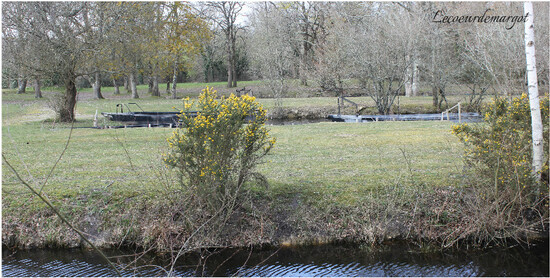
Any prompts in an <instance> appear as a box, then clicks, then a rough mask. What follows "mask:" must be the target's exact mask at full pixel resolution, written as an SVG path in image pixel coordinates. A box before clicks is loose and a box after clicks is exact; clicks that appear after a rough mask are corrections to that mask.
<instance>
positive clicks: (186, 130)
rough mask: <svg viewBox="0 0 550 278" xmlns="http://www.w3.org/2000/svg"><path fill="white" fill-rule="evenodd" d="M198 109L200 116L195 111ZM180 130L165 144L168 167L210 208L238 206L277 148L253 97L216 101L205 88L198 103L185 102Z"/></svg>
mask: <svg viewBox="0 0 550 278" xmlns="http://www.w3.org/2000/svg"><path fill="white" fill-rule="evenodd" d="M192 107H196V109H197V111H198V112H196V114H195V111H191V108H192ZM180 112H181V115H180V118H181V121H182V125H181V126H182V127H181V128H179V129H178V130H176V131H174V132H173V134H172V136H171V137H169V138H167V139H166V140H167V141H168V143H169V146H170V151H169V153H168V154H166V155H164V158H163V159H164V162H165V163H166V165H169V166H171V167H174V168H176V169H178V170H179V171H180V176H181V180H182V184H183V185H184V186H190V187H193V188H194V189H195V192H196V193H197V197H198V198H199V199H200V200H201V201H203V202H204V204H206V205H207V206H209V207H210V208H213V209H219V208H220V207H221V206H223V205H225V204H227V202H228V201H234V200H235V198H237V196H238V194H239V193H240V192H241V190H242V189H243V185H244V184H245V183H246V182H248V181H250V180H252V179H254V178H260V179H261V178H262V177H261V175H260V174H258V173H256V172H254V168H255V166H256V165H258V163H260V162H261V159H262V158H263V157H264V156H265V155H267V154H268V153H269V151H270V150H271V148H272V147H273V145H274V144H275V138H273V137H270V136H269V131H268V130H267V129H266V127H265V121H266V111H265V109H263V107H262V106H261V105H260V104H259V103H258V102H256V99H255V98H254V97H252V96H248V95H243V96H241V97H237V96H235V95H233V94H231V96H229V97H228V98H225V97H221V98H219V99H217V92H216V91H215V90H213V89H212V88H208V87H206V89H204V90H203V92H202V94H201V95H200V96H199V98H198V100H196V101H191V100H190V99H189V98H186V99H184V109H183V110H181V111H180Z"/></svg>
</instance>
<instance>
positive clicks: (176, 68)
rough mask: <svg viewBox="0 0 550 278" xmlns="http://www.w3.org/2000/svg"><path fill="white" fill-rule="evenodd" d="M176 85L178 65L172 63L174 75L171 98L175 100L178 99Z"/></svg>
mask: <svg viewBox="0 0 550 278" xmlns="http://www.w3.org/2000/svg"><path fill="white" fill-rule="evenodd" d="M177 84H178V63H177V62H176V63H174V74H173V75H172V91H171V93H172V98H173V99H176V98H178V96H177V93H176V86H177Z"/></svg>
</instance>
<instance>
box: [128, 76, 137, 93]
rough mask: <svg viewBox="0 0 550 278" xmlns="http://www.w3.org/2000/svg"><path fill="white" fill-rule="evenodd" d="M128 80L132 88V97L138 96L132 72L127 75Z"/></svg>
mask: <svg viewBox="0 0 550 278" xmlns="http://www.w3.org/2000/svg"><path fill="white" fill-rule="evenodd" d="M128 79H129V80H128V81H129V83H130V89H131V90H132V98H139V95H138V91H137V84H136V76H135V74H134V73H133V72H132V73H130V74H129V75H128Z"/></svg>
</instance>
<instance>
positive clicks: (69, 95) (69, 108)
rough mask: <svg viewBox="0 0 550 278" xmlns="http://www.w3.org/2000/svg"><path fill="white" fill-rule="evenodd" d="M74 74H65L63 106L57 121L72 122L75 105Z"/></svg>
mask: <svg viewBox="0 0 550 278" xmlns="http://www.w3.org/2000/svg"><path fill="white" fill-rule="evenodd" d="M75 83H76V76H75V75H74V74H73V73H69V74H67V77H66V79H65V99H64V102H63V107H62V108H61V109H60V111H57V112H58V113H59V121H61V122H72V121H74V119H75V117H74V107H75V105H76V85H75Z"/></svg>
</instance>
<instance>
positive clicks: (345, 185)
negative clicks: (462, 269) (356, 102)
mask: <svg viewBox="0 0 550 278" xmlns="http://www.w3.org/2000/svg"><path fill="white" fill-rule="evenodd" d="M19 97H20V96H17V95H15V96H14V95H12V94H10V93H6V94H4V99H3V104H2V108H3V109H2V113H3V118H2V122H3V125H2V132H3V135H2V137H3V138H2V139H3V141H2V148H3V150H2V151H3V153H4V155H5V156H6V157H7V159H8V160H9V161H10V163H11V164H12V165H14V166H15V168H16V169H17V170H18V171H19V173H20V174H21V175H22V176H23V177H24V178H25V179H27V180H28V181H29V182H31V183H32V184H34V185H35V186H36V188H40V187H41V186H42V184H43V183H44V182H45V181H46V180H47V184H46V185H45V186H44V188H43V192H45V193H46V194H47V195H48V197H49V198H50V199H51V200H52V202H53V203H54V204H55V205H56V206H58V207H59V208H60V211H61V212H62V213H63V214H65V215H67V216H68V217H69V219H70V221H72V223H75V225H76V226H78V227H80V228H81V229H82V230H83V231H84V232H86V233H87V234H89V235H90V237H91V238H92V240H94V241H95V242H96V243H97V244H98V245H101V246H118V245H127V244H130V245H138V246H143V247H147V246H153V247H154V248H156V249H158V250H166V249H169V248H170V246H172V247H173V246H178V244H179V245H181V244H182V242H183V241H185V239H186V238H188V237H190V235H191V234H193V233H192V232H193V231H196V230H197V229H199V228H201V227H202V226H201V223H204V219H202V218H201V217H203V215H202V214H201V213H204V212H202V211H200V208H190V207H187V206H188V203H186V201H185V200H187V199H186V196H182V194H181V189H180V188H178V186H177V181H176V179H175V177H174V172H173V171H171V170H168V169H166V167H165V166H164V165H163V164H162V160H161V154H162V153H164V152H166V150H167V148H168V146H167V143H166V140H165V139H166V138H167V137H168V136H169V135H170V134H171V132H172V131H173V130H171V129H166V128H134V129H104V130H97V129H86V128H78V129H73V130H71V128H70V127H71V125H69V124H59V123H55V122H54V121H52V118H53V113H52V112H51V111H50V110H48V108H47V106H46V101H45V100H37V101H34V100H20V99H19ZM334 100H335V99H334V98H307V99H288V101H285V102H284V103H286V104H287V105H289V106H290V107H304V106H312V107H319V106H323V105H330V102H333V101H334ZM125 101H127V100H125ZM271 101H272V100H270V99H267V100H264V99H260V102H263V103H264V104H265V106H266V107H267V108H268V109H269V108H270V107H272V104H270V103H271ZM117 102H120V100H117V99H108V100H92V99H83V100H81V101H80V102H79V103H78V105H77V118H78V122H77V123H76V126H80V127H84V126H88V127H89V126H91V121H92V117H93V114H94V113H95V110H96V109H98V110H99V111H104V110H106V109H110V108H111V107H114V104H115V103H117ZM180 102H181V101H179V100H168V99H159V98H145V99H140V105H141V106H142V107H144V109H148V108H151V109H153V108H154V109H155V110H161V111H162V110H165V109H166V111H169V110H170V109H172V108H171V107H172V106H175V103H180ZM411 102H418V103H424V100H423V99H422V98H418V99H412V100H411ZM108 111H110V110H108ZM450 125H451V123H449V122H379V123H369V124H344V123H318V124H308V125H295V126H272V127H270V129H271V134H272V135H273V136H274V137H276V138H277V144H276V146H275V148H274V149H273V151H272V152H271V153H270V155H269V156H268V159H267V161H266V162H265V163H264V164H262V165H260V167H259V172H261V173H262V174H264V175H265V177H266V178H267V180H268V182H269V186H268V187H267V188H264V187H260V186H256V185H255V184H251V185H249V188H250V189H251V190H250V193H249V194H248V195H247V197H246V199H245V200H244V201H243V203H242V206H240V207H239V209H238V210H237V211H236V216H235V217H233V218H232V219H230V220H229V221H228V222H227V224H225V225H224V226H223V232H221V233H216V234H215V236H213V235H212V231H208V230H207V229H204V231H201V233H200V234H202V237H198V236H197V237H196V238H197V239H196V244H203V246H204V245H207V246H228V245H230V246H231V245H233V246H235V245H239V246H246V245H250V244H263V243H270V244H289V243H299V242H324V241H333V240H364V241H368V242H376V241H381V240H385V239H391V238H395V237H401V238H409V237H410V238H412V239H420V240H422V239H424V240H437V239H443V238H444V237H446V236H447V235H449V234H450V233H452V232H453V230H454V229H455V228H456V226H455V225H456V223H459V222H460V221H455V220H457V219H459V218H461V217H467V211H461V212H459V211H458V210H459V208H457V206H458V201H459V200H458V199H457V200H456V201H457V202H454V201H453V196H455V195H453V194H456V192H457V191H459V190H461V184H463V178H464V177H463V171H462V170H463V164H462V160H461V155H462V152H463V149H462V145H461V143H460V142H459V141H458V139H457V138H456V137H455V136H453V135H452V134H451V133H450ZM69 136H70V141H69V143H68V145H67V142H68V138H69ZM65 148H66V150H65ZM62 152H64V155H63V157H62V159H61V160H60V161H59V162H58V163H57V165H56V167H55V169H54V171H53V172H52V173H51V176H50V171H51V169H52V167H53V166H54V165H55V164H56V161H57V159H58V158H59V156H60V154H61V153H62ZM2 184H3V186H2V190H3V192H2V218H3V223H2V225H3V232H2V239H3V242H4V243H5V244H8V245H16V246H20V247H33V246H78V245H80V244H81V243H80V240H79V238H78V237H77V236H76V235H75V234H74V233H72V232H70V231H69V230H68V229H67V228H66V227H65V226H64V225H62V223H60V221H59V220H58V219H57V218H56V216H55V215H53V214H52V213H51V212H50V211H49V210H48V209H46V208H45V206H44V204H42V203H41V202H40V201H39V200H38V199H37V198H35V197H33V196H32V195H31V194H30V193H29V192H28V191H27V189H25V188H24V187H23V186H22V185H21V184H20V183H18V182H17V180H16V178H15V176H14V175H13V173H11V172H10V170H9V169H8V168H7V167H6V165H5V164H3V176H2ZM455 199H456V198H455ZM205 217H206V216H205ZM201 221H202V222H201ZM193 235H194V234H193ZM201 240H202V243H201Z"/></svg>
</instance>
